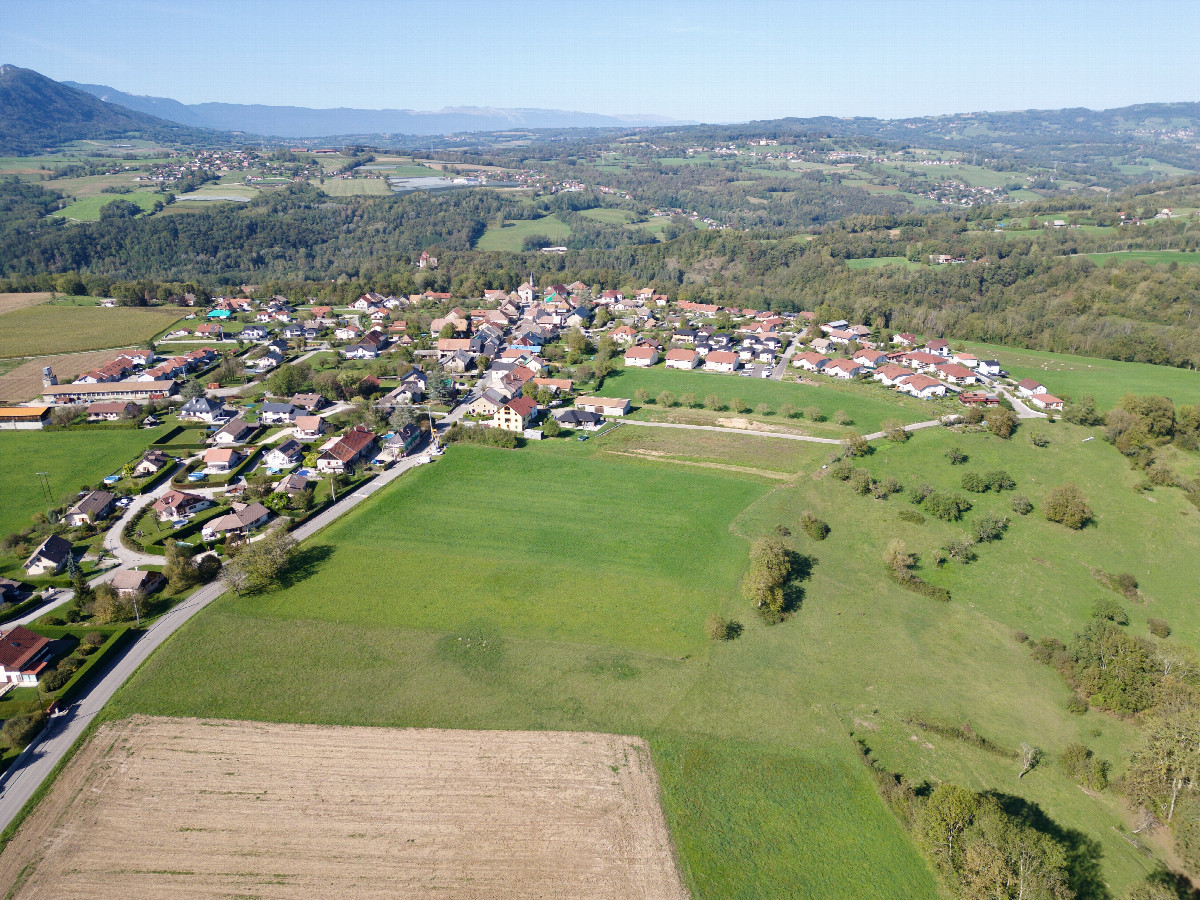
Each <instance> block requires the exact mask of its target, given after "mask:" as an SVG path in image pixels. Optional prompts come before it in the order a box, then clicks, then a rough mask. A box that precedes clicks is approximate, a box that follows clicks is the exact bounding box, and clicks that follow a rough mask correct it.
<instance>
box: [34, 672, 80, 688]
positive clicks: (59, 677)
mask: <svg viewBox="0 0 1200 900" xmlns="http://www.w3.org/2000/svg"><path fill="white" fill-rule="evenodd" d="M74 674H75V673H74V672H71V671H69V670H67V669H64V668H61V667H60V668H57V669H51V670H50V671H49V672H47V673H46V674H45V675H43V676H42V677H41V678H39V679H38V684H39V685H41V688H42V690H43V691H46V692H48V693H52V692H54V691H57V690H58V689H59V688H61V687H62V686H63V685H64V684H66V683H67V682H68V681H70V680H71V676H72V675H74Z"/></svg>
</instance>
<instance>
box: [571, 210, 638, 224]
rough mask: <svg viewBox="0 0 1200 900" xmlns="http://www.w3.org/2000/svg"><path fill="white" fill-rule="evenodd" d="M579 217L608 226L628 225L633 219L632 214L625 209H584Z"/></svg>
mask: <svg viewBox="0 0 1200 900" xmlns="http://www.w3.org/2000/svg"><path fill="white" fill-rule="evenodd" d="M580 215H581V216H586V217H587V218H589V219H595V220H596V221H597V222H604V223H606V224H608V225H628V224H629V223H630V222H632V221H633V218H634V216H633V213H631V212H629V211H628V210H625V209H604V208H598V209H585V210H581V211H580Z"/></svg>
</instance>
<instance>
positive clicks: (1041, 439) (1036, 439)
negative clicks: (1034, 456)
mask: <svg viewBox="0 0 1200 900" xmlns="http://www.w3.org/2000/svg"><path fill="white" fill-rule="evenodd" d="M1029 443H1031V444H1033V446H1035V447H1049V446H1050V438H1048V437H1046V435H1044V434H1042V433H1041V432H1040V431H1031V432H1029Z"/></svg>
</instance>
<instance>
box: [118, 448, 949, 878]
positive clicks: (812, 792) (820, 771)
mask: <svg viewBox="0 0 1200 900" xmlns="http://www.w3.org/2000/svg"><path fill="white" fill-rule="evenodd" d="M747 440H751V439H750V438H747ZM603 442H604V439H600V440H595V441H589V442H586V443H578V442H576V441H573V440H568V441H547V442H544V443H543V444H541V445H536V446H529V447H527V448H525V449H524V450H521V451H516V452H512V451H502V450H495V449H488V448H481V447H473V446H469V445H456V446H454V447H452V448H451V449H450V451H449V452H448V453H447V455H446V456H445V457H443V458H442V459H440V460H439V461H438V462H437V463H435V464H434V465H433V466H428V467H422V468H420V469H418V470H415V471H414V472H412V473H410V474H408V475H406V476H405V477H404V479H402V480H401V481H399V482H397V483H396V484H395V485H394V486H393V487H391V488H389V489H388V490H387V491H384V492H382V493H381V494H380V495H379V496H378V497H377V498H376V499H373V500H371V501H369V502H368V503H366V504H364V505H363V506H362V507H360V508H359V510H356V511H355V512H353V513H351V514H350V515H349V516H348V517H347V518H346V519H343V520H342V521H341V522H339V523H337V524H336V525H334V526H333V528H332V529H331V530H328V531H326V532H324V533H323V535H322V536H321V537H319V538H317V539H316V540H315V541H314V542H313V544H312V545H311V546H309V547H307V548H306V549H305V551H304V553H303V554H302V559H301V561H300V569H299V571H298V572H297V574H296V576H295V580H294V582H293V583H292V585H291V586H290V587H287V588H285V589H284V590H282V591H280V592H276V593H271V594H264V595H261V596H259V597H255V598H244V599H241V600H239V599H236V598H233V597H232V596H231V597H226V598H223V599H222V600H219V601H217V603H215V604H214V605H213V606H210V607H209V608H208V609H207V610H205V612H204V613H203V614H202V615H200V616H198V617H197V618H196V619H195V620H193V621H192V622H190V623H189V624H188V625H187V626H185V627H184V629H183V630H182V631H181V632H180V634H179V635H178V636H177V637H176V638H175V639H174V640H172V641H171V642H170V644H169V645H168V646H166V647H164V648H163V651H162V652H160V653H158V654H156V655H155V656H154V657H152V658H151V659H150V660H149V661H148V663H147V664H146V666H145V667H143V669H142V670H141V671H140V672H139V673H138V674H137V675H136V676H135V677H134V679H133V680H131V681H130V682H129V684H128V685H127V686H126V687H125V688H124V689H123V690H122V692H120V693H119V694H118V696H117V698H115V703H114V706H113V708H112V714H113V715H114V716H121V715H127V714H130V713H149V714H154V715H196V714H200V715H217V716H221V717H230V718H237V719H258V720H271V721H280V722H289V721H290V722H296V721H300V722H315V723H323V724H351V723H353V724H358V725H362V724H371V725H390V726H419V727H452V728H480V729H517V730H525V729H539V730H540V729H553V730H571V731H584V732H612V733H620V734H636V735H639V736H641V737H644V738H645V739H647V740H648V741H649V743H650V746H651V750H652V754H653V759H654V762H655V765H656V767H657V769H658V771H659V777H660V779H661V781H662V787H663V803H664V808H665V811H666V817H667V821H668V824H669V826H670V828H671V833H672V838H673V840H674V842H675V844H676V847H677V849H678V851H679V857H680V864H681V868H682V870H683V876H684V880H685V884H686V885H687V886H688V888H689V889H690V890H691V891H692V895H693V896H694V897H697V898H701V897H708V898H722V900H724V898H739V897H742V898H750V897H763V896H794V897H813V898H816V897H829V896H855V897H866V898H890V897H895V896H907V897H917V898H933V897H934V896H936V891H935V888H934V885H933V880H932V877H931V875H930V874H929V872H928V870H927V868H926V867H925V864H924V862H923V861H922V859H921V857H920V855H919V853H918V852H917V851H916V849H915V847H914V846H913V845H912V843H911V842H910V841H909V839H908V838H907V836H906V835H905V834H904V832H903V831H902V830H901V829H900V827H899V825H898V824H897V823H896V821H895V819H894V818H893V817H892V816H891V814H890V813H888V812H887V810H886V809H885V807H884V806H883V805H882V803H881V802H880V801H879V799H878V797H877V796H876V794H875V790H874V787H873V785H872V782H871V780H870V776H869V775H868V773H867V772H866V770H865V769H864V768H863V767H862V765H861V763H860V762H859V761H858V760H857V758H856V755H855V753H854V750H853V747H852V745H851V744H850V742H849V741H848V740H847V739H846V737H845V729H844V727H843V726H842V725H841V724H840V722H839V719H838V717H837V716H836V715H835V714H833V713H832V712H831V710H830V708H829V707H828V706H826V705H825V701H824V699H823V698H817V697H815V696H814V695H812V694H811V693H810V691H809V690H808V687H807V686H806V684H805V683H804V680H803V674H802V673H801V672H799V671H797V670H796V668H795V667H796V663H797V656H796V654H797V653H799V654H800V656H801V657H802V656H803V655H804V652H805V651H804V650H803V647H802V646H801V644H799V643H795V642H797V641H799V642H803V641H805V640H807V638H806V637H805V632H806V631H807V626H801V628H800V629H799V630H794V631H791V632H785V631H784V629H787V628H790V627H791V626H790V625H785V626H783V628H780V629H775V630H774V631H770V630H768V629H766V628H765V626H761V625H759V624H758V623H757V620H756V618H755V617H754V615H753V613H752V612H750V611H749V610H746V609H745V606H744V601H742V600H741V599H740V598H738V597H737V579H738V577H739V575H740V572H741V569H742V567H743V566H744V564H745V559H746V547H747V545H746V543H745V541H744V540H743V539H742V538H740V537H738V536H736V535H735V534H732V533H731V530H730V529H731V526H732V525H733V524H734V523H736V522H737V521H738V520H739V519H740V518H741V516H743V515H744V514H745V512H746V511H747V510H748V509H750V510H752V509H753V508H754V506H755V503H756V501H759V500H760V499H761V498H763V497H764V496H771V493H770V492H771V490H772V488H774V487H776V486H777V482H776V481H774V480H768V479H764V478H761V477H758V476H754V475H740V474H738V473H734V472H731V471H722V470H719V469H704V468H696V467H691V466H681V465H677V464H675V463H673V462H669V461H653V460H641V459H635V458H632V457H626V456H618V455H615V454H610V453H608V452H607V448H606V447H605V446H603ZM597 445H599V446H597ZM625 448H629V445H625ZM630 449H633V448H630ZM711 450H712V448H711V447H710V448H709V451H706V452H711ZM742 462H749V460H742ZM816 469H817V466H816V464H815V462H814V463H813V464H812V465H811V466H808V465H803V470H804V472H803V480H811V479H810V478H809V475H810V473H811V472H812V471H815V470H816ZM397 522H402V523H403V527H399V528H398V527H396V526H397ZM364 560H370V561H371V562H370V563H369V564H364ZM816 602H818V603H820V604H825V603H826V602H827V601H824V600H821V601H816ZM714 610H717V611H721V612H722V613H723V614H724V615H727V616H732V617H735V618H738V619H739V620H741V621H742V622H744V623H745V628H746V633H745V635H744V636H743V638H741V639H739V640H738V641H734V642H731V643H730V644H728V645H723V646H719V647H714V646H713V645H712V644H711V643H709V642H708V641H707V640H706V639H705V638H704V634H703V627H702V626H703V622H704V618H705V616H706V615H707V614H708V613H709V612H710V611H714ZM835 611H836V610H835V608H834V606H829V608H828V609H827V611H826V612H824V613H821V615H822V616H824V615H829V616H832V615H834V613H835ZM814 612H815V610H814ZM267 633H269V634H270V635H271V639H270V640H267V641H264V640H262V637H261V636H262V635H263V634H267ZM763 638H767V640H766V642H765V643H764V641H763ZM781 648H782V649H781ZM217 672H219V673H223V674H222V675H221V677H213V673H217ZM312 672H321V673H322V681H321V684H320V687H319V689H314V685H313V683H312V680H311V673H312ZM306 673H307V674H306ZM764 827H767V828H769V829H770V832H771V835H772V837H771V840H770V841H763V840H762V834H763V828H764ZM845 860H854V862H851V863H849V864H847V863H846V862H845ZM781 885H785V886H786V887H785V888H784V889H783V890H782V892H781V887H780V886H781Z"/></svg>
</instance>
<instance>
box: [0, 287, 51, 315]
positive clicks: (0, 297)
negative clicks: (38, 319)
mask: <svg viewBox="0 0 1200 900" xmlns="http://www.w3.org/2000/svg"><path fill="white" fill-rule="evenodd" d="M54 296H55V295H54V294H53V293H52V292H51V291H34V292H32V293H28V294H0V315H3V314H4V313H10V312H14V311H15V310H18V309H26V308H28V307H30V306H37V305H38V304H40V303H45V302H46V301H47V300H52V299H54Z"/></svg>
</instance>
